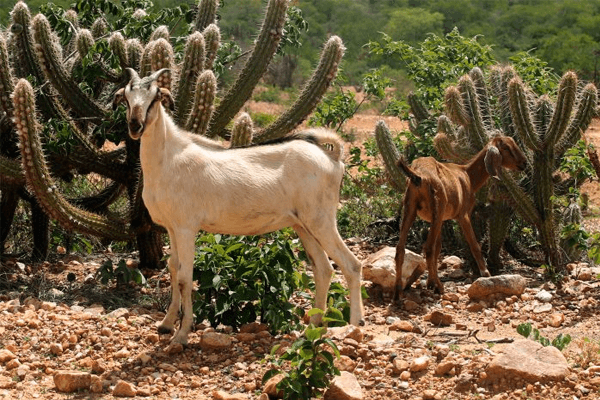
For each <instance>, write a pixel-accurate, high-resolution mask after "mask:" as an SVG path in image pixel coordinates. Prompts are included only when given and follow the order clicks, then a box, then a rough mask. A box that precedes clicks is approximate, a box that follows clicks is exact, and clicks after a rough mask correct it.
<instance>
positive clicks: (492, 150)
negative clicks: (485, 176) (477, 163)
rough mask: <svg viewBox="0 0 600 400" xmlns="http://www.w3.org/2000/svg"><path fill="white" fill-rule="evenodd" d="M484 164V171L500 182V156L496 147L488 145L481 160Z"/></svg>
mask: <svg viewBox="0 0 600 400" xmlns="http://www.w3.org/2000/svg"><path fill="white" fill-rule="evenodd" d="M483 161H484V163H485V169H486V171H487V172H488V173H489V174H490V175H491V176H492V177H494V178H496V179H498V180H500V177H499V176H498V174H499V173H500V167H501V166H502V154H500V150H498V148H497V147H496V146H492V145H490V146H489V147H488V149H487V152H486V153H485V158H484V159H483Z"/></svg>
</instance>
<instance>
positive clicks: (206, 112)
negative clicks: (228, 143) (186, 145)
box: [185, 70, 217, 135]
mask: <svg viewBox="0 0 600 400" xmlns="http://www.w3.org/2000/svg"><path fill="white" fill-rule="evenodd" d="M216 92H217V78H215V75H214V74H213V72H212V71H211V70H206V71H204V72H203V73H201V74H200V76H199V77H198V80H197V82H196V91H195V93H194V104H193V105H192V109H191V111H190V115H189V117H188V120H187V122H186V123H185V129H187V130H189V131H192V132H194V133H197V134H200V135H205V134H206V131H207V130H208V123H209V122H210V117H211V115H212V112H213V102H214V99H215V96H216Z"/></svg>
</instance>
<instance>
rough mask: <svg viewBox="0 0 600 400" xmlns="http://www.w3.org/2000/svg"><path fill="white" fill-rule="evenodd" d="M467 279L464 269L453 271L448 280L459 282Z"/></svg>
mask: <svg viewBox="0 0 600 400" xmlns="http://www.w3.org/2000/svg"><path fill="white" fill-rule="evenodd" d="M466 277H467V274H466V272H465V271H463V270H462V269H453V270H452V271H450V273H449V274H448V278H450V279H453V280H457V281H458V280H461V279H465V278H466Z"/></svg>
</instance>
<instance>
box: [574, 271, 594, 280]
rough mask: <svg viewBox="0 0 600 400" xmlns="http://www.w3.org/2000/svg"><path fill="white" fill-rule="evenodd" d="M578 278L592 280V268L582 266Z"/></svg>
mask: <svg viewBox="0 0 600 400" xmlns="http://www.w3.org/2000/svg"><path fill="white" fill-rule="evenodd" d="M577 279H579V280H580V281H591V280H592V270H591V269H590V268H581V269H580V270H579V273H578V274H577Z"/></svg>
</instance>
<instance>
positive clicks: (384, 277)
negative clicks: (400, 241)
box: [363, 247, 427, 290]
mask: <svg viewBox="0 0 600 400" xmlns="http://www.w3.org/2000/svg"><path fill="white" fill-rule="evenodd" d="M395 257H396V248H394V247H384V248H383V249H381V250H379V251H378V252H377V253H374V254H371V255H370V256H369V257H367V258H366V259H365V260H364V261H363V279H365V280H368V281H371V282H373V283H376V284H378V285H381V287H383V288H384V289H386V290H394V286H395V285H396V261H395V260H394V259H395ZM426 268H427V265H426V263H425V259H424V258H423V256H421V255H419V254H417V253H414V252H412V251H410V250H405V253H404V264H403V267H402V275H403V276H402V286H403V287H406V286H407V285H408V283H409V282H410V283H411V284H412V283H413V282H414V281H416V280H417V279H418V278H419V276H421V274H422V273H423V272H425V269H426Z"/></svg>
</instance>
